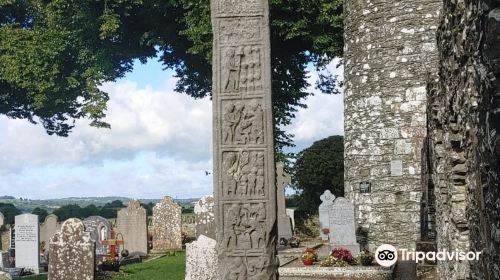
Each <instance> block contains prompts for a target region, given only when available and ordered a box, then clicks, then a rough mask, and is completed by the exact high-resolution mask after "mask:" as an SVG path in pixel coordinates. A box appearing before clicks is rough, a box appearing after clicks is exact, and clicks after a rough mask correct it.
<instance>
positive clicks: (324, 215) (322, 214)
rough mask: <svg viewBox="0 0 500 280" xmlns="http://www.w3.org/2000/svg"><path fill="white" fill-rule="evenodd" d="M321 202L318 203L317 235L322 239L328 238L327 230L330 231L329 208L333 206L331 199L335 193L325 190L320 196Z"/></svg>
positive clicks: (333, 198) (332, 199)
mask: <svg viewBox="0 0 500 280" xmlns="http://www.w3.org/2000/svg"><path fill="white" fill-rule="evenodd" d="M319 198H320V199H321V201H322V202H321V204H320V205H319V236H320V237H321V239H322V240H328V235H329V234H328V232H325V230H326V229H328V231H330V210H331V209H332V206H333V201H334V200H335V195H334V194H332V192H330V190H326V191H325V192H324V193H323V194H322V195H321V196H320V197H319Z"/></svg>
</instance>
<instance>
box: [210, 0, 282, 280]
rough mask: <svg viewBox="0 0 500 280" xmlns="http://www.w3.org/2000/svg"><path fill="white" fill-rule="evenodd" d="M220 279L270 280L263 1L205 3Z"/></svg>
mask: <svg viewBox="0 0 500 280" xmlns="http://www.w3.org/2000/svg"><path fill="white" fill-rule="evenodd" d="M211 19H212V27H213V28H212V30H213V56H212V57H213V63H212V65H213V71H212V73H213V79H212V81H213V85H212V90H213V94H212V97H213V102H212V104H213V118H214V121H213V124H214V129H213V131H214V142H213V143H214V193H215V199H216V207H217V208H216V219H217V245H218V254H219V275H220V279H274V277H276V272H277V269H278V262H277V258H276V244H277V241H278V236H277V233H278V232H277V218H276V215H277V205H276V178H275V177H276V174H275V173H276V169H275V162H274V136H273V129H274V125H273V116H272V111H273V110H272V100H271V58H270V56H271V54H270V49H271V43H270V35H269V34H270V29H269V5H268V1H267V0H247V1H234V0H211Z"/></svg>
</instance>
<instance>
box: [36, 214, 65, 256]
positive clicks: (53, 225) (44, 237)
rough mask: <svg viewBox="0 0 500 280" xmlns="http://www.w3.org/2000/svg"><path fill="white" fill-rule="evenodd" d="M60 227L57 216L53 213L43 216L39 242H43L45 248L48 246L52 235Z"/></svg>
mask: <svg viewBox="0 0 500 280" xmlns="http://www.w3.org/2000/svg"><path fill="white" fill-rule="evenodd" d="M60 228H61V224H60V223H59V222H58V218H57V216H56V215H54V214H50V215H48V216H47V217H45V221H44V222H43V223H42V224H41V225H40V242H42V243H43V244H44V247H45V249H48V248H49V241H50V238H52V236H54V234H55V233H56V232H57V231H58V230H59V229H60Z"/></svg>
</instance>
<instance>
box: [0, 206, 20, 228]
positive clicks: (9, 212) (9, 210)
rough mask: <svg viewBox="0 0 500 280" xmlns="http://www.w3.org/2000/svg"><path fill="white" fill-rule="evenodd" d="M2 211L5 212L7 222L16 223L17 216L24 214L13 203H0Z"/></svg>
mask: <svg viewBox="0 0 500 280" xmlns="http://www.w3.org/2000/svg"><path fill="white" fill-rule="evenodd" d="M0 212H1V213H2V214H3V216H4V218H5V220H4V223H5V224H11V225H13V224H14V220H15V217H16V216H17V215H20V214H22V212H21V210H19V209H17V208H16V206H14V205H13V204H11V203H0Z"/></svg>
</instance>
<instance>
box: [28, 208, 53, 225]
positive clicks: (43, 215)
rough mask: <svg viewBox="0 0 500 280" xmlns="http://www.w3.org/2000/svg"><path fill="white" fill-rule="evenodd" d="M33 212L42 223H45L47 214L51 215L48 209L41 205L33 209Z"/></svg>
mask: <svg viewBox="0 0 500 280" xmlns="http://www.w3.org/2000/svg"><path fill="white" fill-rule="evenodd" d="M31 214H34V215H38V221H39V222H40V223H43V221H45V218H46V217H47V215H49V213H47V210H45V209H42V208H40V207H37V208H35V209H33V211H31Z"/></svg>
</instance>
